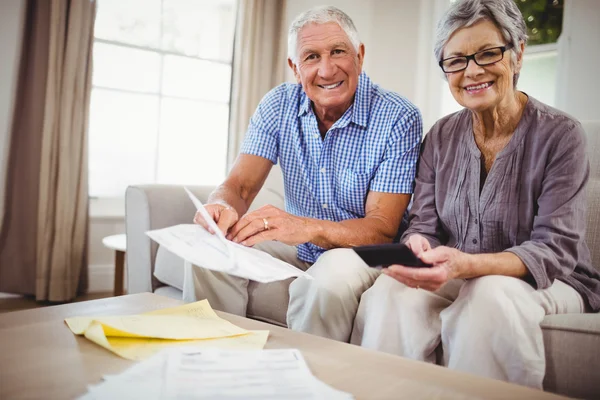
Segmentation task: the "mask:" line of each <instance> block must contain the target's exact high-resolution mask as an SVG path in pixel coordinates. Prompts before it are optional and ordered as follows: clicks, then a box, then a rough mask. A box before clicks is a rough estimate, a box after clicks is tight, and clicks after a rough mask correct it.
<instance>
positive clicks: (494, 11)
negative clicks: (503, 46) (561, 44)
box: [433, 0, 528, 87]
mask: <svg viewBox="0 0 600 400" xmlns="http://www.w3.org/2000/svg"><path fill="white" fill-rule="evenodd" d="M481 20H489V21H491V22H493V23H494V24H495V25H496V26H497V27H498V29H499V30H500V33H501V34H502V37H503V38H504V40H506V42H507V43H511V44H512V45H513V47H512V49H511V50H510V51H511V62H512V65H513V68H514V67H515V66H516V62H517V57H518V56H520V55H521V47H520V43H521V42H523V43H527V38H528V36H527V26H526V25H525V20H524V19H523V15H522V14H521V11H519V8H518V7H517V5H516V4H515V2H514V1H513V0H461V1H457V2H456V3H454V4H452V6H451V7H450V8H449V9H448V11H446V13H445V14H444V16H443V17H442V19H441V20H440V22H439V23H438V26H437V30H436V33H435V46H434V49H433V53H434V54H435V58H436V59H437V60H438V61H441V60H442V53H443V52H444V47H445V46H446V44H447V43H448V40H449V39H450V37H451V36H452V35H453V34H454V32H456V31H457V30H459V29H461V28H466V27H469V26H472V25H474V24H475V23H477V22H479V21H481ZM518 80H519V74H518V73H516V74H515V75H514V78H513V84H514V86H515V87H516V86H517V81H518Z"/></svg>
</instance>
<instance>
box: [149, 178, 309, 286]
mask: <svg viewBox="0 0 600 400" xmlns="http://www.w3.org/2000/svg"><path fill="white" fill-rule="evenodd" d="M185 191H186V192H187V194H188V196H189V197H190V199H191V200H192V202H193V203H194V205H195V206H196V209H197V210H198V211H199V212H200V214H201V215H202V217H203V218H204V220H205V221H206V223H207V225H208V226H209V227H210V228H211V229H212V230H213V231H214V232H215V234H214V235H213V234H211V233H210V232H208V231H207V230H206V229H204V228H203V227H202V226H200V225H196V224H182V225H175V226H171V227H169V228H164V229H157V230H153V231H148V232H146V234H147V235H148V236H149V237H150V238H151V239H152V240H154V241H155V242H157V243H158V244H160V245H161V246H163V247H165V248H166V249H167V250H169V251H170V252H172V253H174V254H176V255H178V256H179V257H181V258H183V259H184V260H186V261H189V262H190V263H192V264H194V265H196V266H201V267H203V268H208V269H210V270H213V271H221V272H226V273H228V274H231V275H235V276H239V277H241V278H247V279H250V280H253V281H257V282H263V283H267V282H274V281H280V280H284V279H288V278H292V277H299V276H304V277H306V278H308V279H312V277H311V276H310V275H308V274H307V273H306V272H304V271H302V270H300V269H298V268H296V267H294V266H293V265H291V264H288V263H286V262H284V261H281V260H278V259H276V258H274V257H273V256H271V255H270V254H267V253H265V252H264V251H260V250H256V249H253V248H251V247H246V246H243V245H241V244H238V243H235V242H232V241H230V240H227V239H226V238H225V236H224V235H223V233H222V232H221V231H220V230H219V228H218V227H217V224H216V223H215V222H214V221H213V220H212V218H210V216H209V215H208V212H207V211H206V210H205V209H204V206H203V204H202V202H201V201H200V200H198V198H197V197H196V196H194V195H193V194H192V192H190V191H189V190H188V189H187V188H186V189H185ZM192 217H193V216H190V218H192Z"/></svg>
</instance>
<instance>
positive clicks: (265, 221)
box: [263, 218, 269, 231]
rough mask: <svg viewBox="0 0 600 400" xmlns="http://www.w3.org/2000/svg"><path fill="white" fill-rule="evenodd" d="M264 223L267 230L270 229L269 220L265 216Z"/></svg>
mask: <svg viewBox="0 0 600 400" xmlns="http://www.w3.org/2000/svg"><path fill="white" fill-rule="evenodd" d="M263 223H264V224H265V231H268V230H269V221H267V219H266V218H263Z"/></svg>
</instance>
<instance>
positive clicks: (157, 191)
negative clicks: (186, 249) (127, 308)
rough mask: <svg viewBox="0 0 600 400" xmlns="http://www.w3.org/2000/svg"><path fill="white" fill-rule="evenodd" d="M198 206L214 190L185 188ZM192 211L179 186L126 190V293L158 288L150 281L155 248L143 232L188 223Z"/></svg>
mask: <svg viewBox="0 0 600 400" xmlns="http://www.w3.org/2000/svg"><path fill="white" fill-rule="evenodd" d="M188 188H189V189H190V190H191V191H192V192H193V193H194V194H195V195H196V196H197V197H198V198H199V199H200V200H201V201H202V202H205V201H206V199H207V198H208V195H209V194H210V193H211V192H212V191H213V189H214V186H189V187H188ZM195 212H196V210H195V208H194V205H193V204H192V202H191V201H190V199H189V197H188V195H187V194H186V193H185V191H184V190H183V186H179V185H137V186H129V187H128V188H127V191H126V194H125V231H126V233H127V293H130V294H132V293H141V292H153V291H154V290H155V289H156V288H158V287H160V286H161V285H162V284H161V283H160V282H159V281H158V280H157V279H156V278H154V275H153V274H154V262H155V259H156V251H157V250H158V244H157V243H156V242H154V241H153V240H151V239H150V238H149V237H148V235H146V232H147V231H150V230H154V229H160V228H166V227H168V226H172V225H178V224H185V223H188V224H189V223H192V218H193V217H194V214H195Z"/></svg>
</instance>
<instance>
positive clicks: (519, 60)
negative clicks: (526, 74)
mask: <svg viewBox="0 0 600 400" xmlns="http://www.w3.org/2000/svg"><path fill="white" fill-rule="evenodd" d="M524 53H525V42H524V41H522V40H521V41H520V42H519V53H518V54H517V63H516V65H515V71H514V72H515V74H519V73H521V67H522V66H523V54H524Z"/></svg>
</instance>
